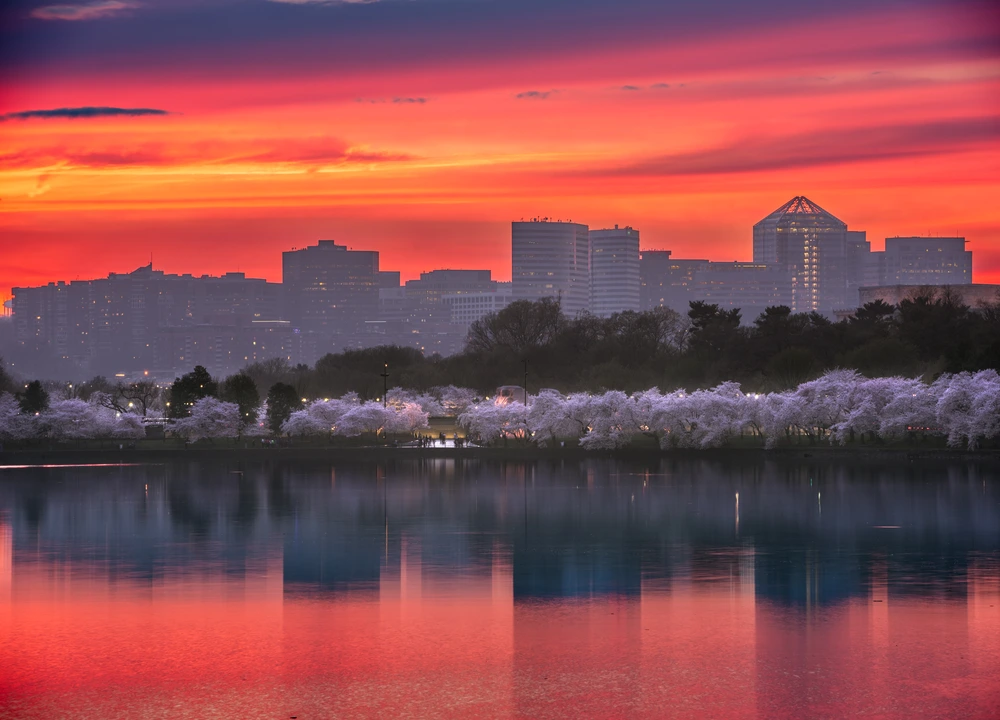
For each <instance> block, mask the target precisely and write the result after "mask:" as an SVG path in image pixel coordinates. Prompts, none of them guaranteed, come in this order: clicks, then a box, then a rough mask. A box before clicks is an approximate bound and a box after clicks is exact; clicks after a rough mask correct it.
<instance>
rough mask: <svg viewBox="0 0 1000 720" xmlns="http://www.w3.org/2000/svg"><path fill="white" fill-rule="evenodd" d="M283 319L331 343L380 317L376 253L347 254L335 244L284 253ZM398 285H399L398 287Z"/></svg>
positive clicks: (327, 242)
mask: <svg viewBox="0 0 1000 720" xmlns="http://www.w3.org/2000/svg"><path fill="white" fill-rule="evenodd" d="M281 270H282V283H283V284H284V286H285V319H287V320H290V321H291V322H292V324H293V325H295V326H297V327H299V328H301V329H302V330H304V331H310V332H316V333H319V334H320V335H325V336H328V337H330V338H331V342H332V339H333V337H334V336H336V335H342V334H352V333H358V332H360V330H361V328H362V326H363V324H364V322H365V321H366V320H374V319H376V318H377V316H378V309H379V307H378V305H379V288H380V287H382V286H384V284H385V283H386V281H387V280H389V284H391V279H390V278H387V277H385V276H381V277H380V273H379V267H378V253H377V252H375V251H371V250H348V249H347V246H346V245H337V244H336V243H335V242H333V241H332V240H320V241H319V244H317V245H314V246H311V247H307V248H302V249H301V250H289V251H288V252H284V253H282V264H281ZM397 284H398V283H397Z"/></svg>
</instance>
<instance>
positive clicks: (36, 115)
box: [0, 107, 170, 122]
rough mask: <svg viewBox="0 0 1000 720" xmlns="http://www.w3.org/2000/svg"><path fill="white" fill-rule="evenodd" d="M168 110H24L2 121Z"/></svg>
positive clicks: (90, 108) (8, 114)
mask: <svg viewBox="0 0 1000 720" xmlns="http://www.w3.org/2000/svg"><path fill="white" fill-rule="evenodd" d="M169 114H170V113H169V112H167V111H166V110H157V109H156V108H116V107H77V108H56V109H54V110H22V111H21V112H12V113H7V114H6V115H0V122H3V121H5V120H52V119H55V118H63V119H68V120H81V119H86V118H101V117H122V116H127V117H139V116H141V115H169Z"/></svg>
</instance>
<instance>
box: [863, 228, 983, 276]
mask: <svg viewBox="0 0 1000 720" xmlns="http://www.w3.org/2000/svg"><path fill="white" fill-rule="evenodd" d="M882 261H883V266H884V267H883V269H882V277H881V282H880V283H879V284H880V285H968V284H970V283H972V251H971V250H966V249H965V238H964V237H926V238H924V237H891V238H886V239H885V253H884V254H883V256H882Z"/></svg>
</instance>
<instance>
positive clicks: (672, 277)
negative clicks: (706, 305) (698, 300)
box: [639, 250, 710, 315]
mask: <svg viewBox="0 0 1000 720" xmlns="http://www.w3.org/2000/svg"><path fill="white" fill-rule="evenodd" d="M709 264H710V263H709V261H708V260H688V259H682V258H672V257H670V251H669V250H643V251H642V253H641V254H640V255H639V282H640V288H639V293H640V307H641V308H642V309H643V310H652V309H653V308H658V307H666V308H670V309H671V310H676V311H677V312H679V313H680V314H681V315H686V314H687V312H688V310H689V309H690V306H689V303H690V302H691V301H692V300H694V299H695V298H694V297H692V295H691V291H692V288H693V287H694V278H695V273H697V272H698V271H699V270H705V269H707V268H708V266H709Z"/></svg>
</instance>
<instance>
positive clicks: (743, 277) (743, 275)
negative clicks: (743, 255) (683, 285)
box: [690, 262, 792, 323]
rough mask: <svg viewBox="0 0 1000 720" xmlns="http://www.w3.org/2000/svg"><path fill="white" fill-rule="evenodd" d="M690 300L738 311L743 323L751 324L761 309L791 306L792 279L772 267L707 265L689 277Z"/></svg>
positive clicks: (725, 264)
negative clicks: (737, 309)
mask: <svg viewBox="0 0 1000 720" xmlns="http://www.w3.org/2000/svg"><path fill="white" fill-rule="evenodd" d="M690 299H691V300H701V301H703V302H707V303H712V304H714V305H718V306H720V307H721V308H724V309H734V308H739V309H740V310H742V311H743V312H742V317H743V321H744V322H747V323H749V322H752V321H753V320H754V318H756V317H757V315H759V314H760V313H761V312H763V311H764V308H766V307H770V306H774V305H786V306H789V307H790V306H791V302H792V279H791V277H790V275H789V274H788V273H787V272H786V271H785V270H784V268H780V267H777V266H774V265H764V264H758V263H750V262H710V263H707V265H706V266H705V267H704V268H700V269H698V270H697V271H696V272H695V273H694V276H693V282H692V284H691V290H690Z"/></svg>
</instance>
